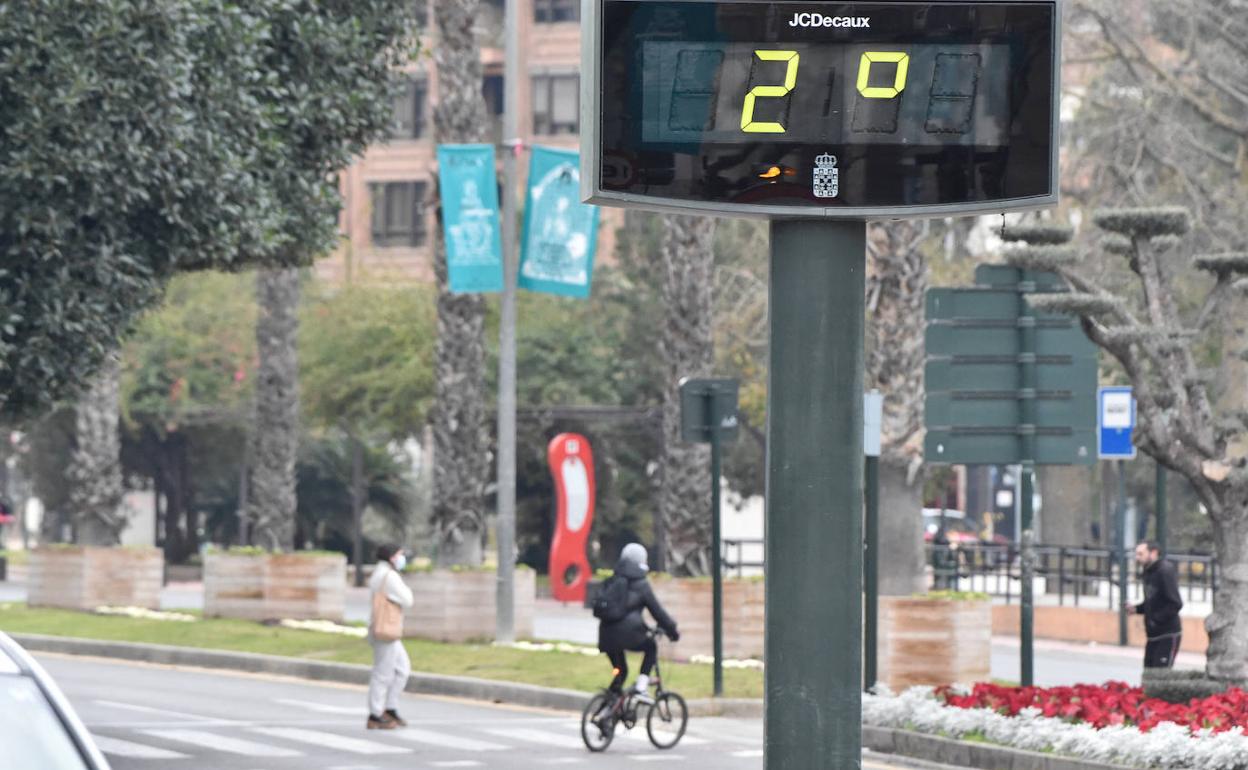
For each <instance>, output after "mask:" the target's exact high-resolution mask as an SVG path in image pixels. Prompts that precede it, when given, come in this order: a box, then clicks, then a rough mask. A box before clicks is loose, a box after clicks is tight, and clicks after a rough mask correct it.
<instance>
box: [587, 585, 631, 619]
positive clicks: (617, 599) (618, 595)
mask: <svg viewBox="0 0 1248 770" xmlns="http://www.w3.org/2000/svg"><path fill="white" fill-rule="evenodd" d="M593 608H594V617H596V618H598V619H599V620H601V621H603V622H605V623H615V622H617V621H620V620H623V619H624V616H626V615H628V578H626V577H624V576H623V575H612V576H611V577H609V578H607V579H606V581H605V582H604V583H603V584H602V586H601V587H599V589H598V595H597V596H595V597H594V604H593Z"/></svg>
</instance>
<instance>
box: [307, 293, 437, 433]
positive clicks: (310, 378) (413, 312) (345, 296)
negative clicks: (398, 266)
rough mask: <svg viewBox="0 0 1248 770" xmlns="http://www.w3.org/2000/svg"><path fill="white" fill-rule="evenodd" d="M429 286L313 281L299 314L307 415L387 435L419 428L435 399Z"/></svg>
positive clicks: (318, 421) (313, 419)
mask: <svg viewBox="0 0 1248 770" xmlns="http://www.w3.org/2000/svg"><path fill="white" fill-rule="evenodd" d="M434 302H435V299H434V296H433V292H432V291H431V290H430V288H429V287H407V286H405V287H402V288H393V287H390V286H372V285H365V286H359V285H355V286H347V287H344V288H341V289H334V290H331V289H330V288H329V287H326V286H323V285H316V284H313V286H312V287H311V291H310V296H308V297H306V299H305V301H304V305H303V308H302V311H301V315H300V325H301V328H302V330H303V334H302V335H301V338H302V339H301V342H300V350H299V355H300V361H301V366H300V386H301V388H302V390H303V410H304V415H305V417H307V419H308V420H309V421H310V422H311V423H312V424H313V425H316V426H319V427H322V428H341V429H343V430H346V431H354V432H356V433H359V434H360V435H365V436H376V437H378V438H381V439H404V438H407V437H409V436H414V435H417V434H419V433H420V431H421V429H423V427H424V426H425V423H426V421H427V419H428V412H429V409H430V407H431V406H432V404H433V345H434V325H435V323H436V317H435V312H436V311H435V308H434Z"/></svg>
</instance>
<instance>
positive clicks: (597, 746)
mask: <svg viewBox="0 0 1248 770" xmlns="http://www.w3.org/2000/svg"><path fill="white" fill-rule="evenodd" d="M614 705H615V703H614V699H613V698H611V697H609V696H608V694H607V693H603V692H600V693H598V694H597V695H595V696H594V697H593V698H591V699H590V701H589V703H588V704H586V706H585V710H584V711H583V712H581V740H583V741H585V748H587V749H589V750H590V751H606V750H607V747H608V746H610V745H611V739H612V738H614V737H615V714H614V712H613V709H612V707H613V706H614Z"/></svg>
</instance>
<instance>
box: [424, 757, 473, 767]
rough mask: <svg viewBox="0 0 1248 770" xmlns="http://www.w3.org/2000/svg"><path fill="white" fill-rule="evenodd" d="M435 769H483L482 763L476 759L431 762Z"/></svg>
mask: <svg viewBox="0 0 1248 770" xmlns="http://www.w3.org/2000/svg"><path fill="white" fill-rule="evenodd" d="M429 764H430V765H432V766H433V767H481V765H482V763H481V762H478V761H477V760H475V759H448V760H443V761H441V762H430V763H429Z"/></svg>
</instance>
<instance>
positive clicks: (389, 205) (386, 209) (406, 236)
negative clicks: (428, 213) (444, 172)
mask: <svg viewBox="0 0 1248 770" xmlns="http://www.w3.org/2000/svg"><path fill="white" fill-rule="evenodd" d="M426 187H427V185H426V184H425V183H424V182H374V183H372V184H370V185H369V186H368V189H369V193H370V194H371V197H372V201H373V220H372V231H373V245H375V246H423V245H424V243H425V238H426V236H427V235H428V233H427V232H426V230H425V189H426Z"/></svg>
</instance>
